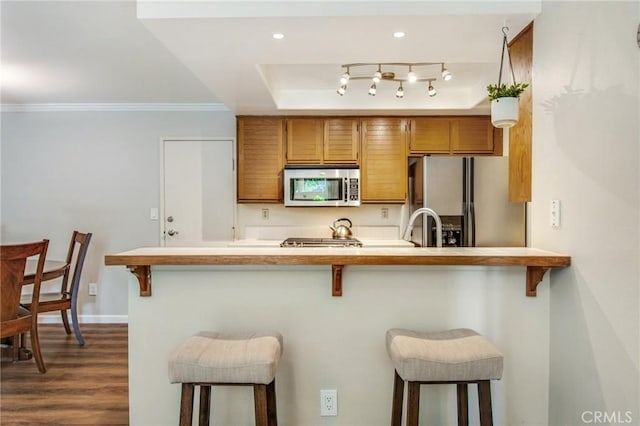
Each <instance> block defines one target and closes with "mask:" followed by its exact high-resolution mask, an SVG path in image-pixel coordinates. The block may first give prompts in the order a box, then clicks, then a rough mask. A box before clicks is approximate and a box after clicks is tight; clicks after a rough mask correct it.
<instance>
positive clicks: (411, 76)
mask: <svg viewBox="0 0 640 426" xmlns="http://www.w3.org/2000/svg"><path fill="white" fill-rule="evenodd" d="M417 79H418V76H417V75H416V73H415V72H413V70H412V69H411V67H409V72H408V73H407V81H408V82H409V83H415V82H416V80H417Z"/></svg>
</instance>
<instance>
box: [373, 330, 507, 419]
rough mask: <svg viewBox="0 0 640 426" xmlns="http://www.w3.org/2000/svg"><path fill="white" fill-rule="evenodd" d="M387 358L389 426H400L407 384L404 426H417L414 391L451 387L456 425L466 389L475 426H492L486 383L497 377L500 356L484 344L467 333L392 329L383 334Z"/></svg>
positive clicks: (465, 409) (463, 414)
mask: <svg viewBox="0 0 640 426" xmlns="http://www.w3.org/2000/svg"><path fill="white" fill-rule="evenodd" d="M386 343H387V352H388V353H389V357H390V358H391V361H392V362H393V365H394V368H395V378H394V383H393V406H392V412H391V426H400V425H401V423H402V401H403V393H404V382H405V381H407V382H408V388H409V394H408V397H407V426H417V425H418V416H419V405H420V385H422V384H443V383H444V384H456V385H457V397H458V425H459V426H466V425H467V424H468V422H469V416H468V394H467V385H468V384H469V383H475V384H477V385H478V400H479V408H480V424H481V425H482V426H490V425H492V424H493V416H492V413H491V386H490V380H499V379H500V378H501V377H502V364H503V356H502V354H501V353H500V352H499V351H498V349H497V348H496V347H495V346H494V345H493V343H491V342H490V341H489V340H488V339H487V338H485V337H483V336H481V335H480V334H478V333H476V332H475V331H473V330H470V329H467V328H461V329H455V330H448V331H441V332H433V333H420V332H416V331H412V330H406V329H399V328H394V329H391V330H388V331H387V335H386Z"/></svg>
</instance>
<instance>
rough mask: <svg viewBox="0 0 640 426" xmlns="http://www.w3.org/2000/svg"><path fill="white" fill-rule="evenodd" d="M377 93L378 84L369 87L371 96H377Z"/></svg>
mask: <svg viewBox="0 0 640 426" xmlns="http://www.w3.org/2000/svg"><path fill="white" fill-rule="evenodd" d="M377 91H378V88H377V87H376V84H375V83H373V84H372V85H371V87H369V96H375V95H376V92H377Z"/></svg>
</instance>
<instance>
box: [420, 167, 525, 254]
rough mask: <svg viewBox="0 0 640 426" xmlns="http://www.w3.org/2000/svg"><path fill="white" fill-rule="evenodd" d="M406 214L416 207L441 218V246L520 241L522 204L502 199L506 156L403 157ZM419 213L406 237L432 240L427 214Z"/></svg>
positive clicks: (500, 244)
mask: <svg viewBox="0 0 640 426" xmlns="http://www.w3.org/2000/svg"><path fill="white" fill-rule="evenodd" d="M409 194H410V196H409V214H411V213H412V212H413V211H415V210H416V209H418V208H420V207H429V208H431V209H433V210H434V211H435V212H436V213H437V214H438V215H439V216H440V217H441V219H442V223H443V246H444V247H446V246H456V247H461V246H462V247H524V246H525V245H526V205H525V203H519V202H518V203H512V202H509V201H508V158H507V157H433V156H424V157H419V158H411V159H410V160H409ZM425 217H426V216H425V215H421V217H419V218H418V219H417V221H416V223H415V226H414V230H413V234H412V241H413V242H414V243H416V244H418V245H421V246H424V245H425V244H424V241H427V244H426V245H428V246H435V232H432V229H433V228H434V225H433V220H432V219H431V218H430V217H429V218H428V219H427V226H423V220H424V218H425Z"/></svg>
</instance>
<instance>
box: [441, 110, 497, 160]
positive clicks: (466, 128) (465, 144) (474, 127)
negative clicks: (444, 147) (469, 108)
mask: <svg viewBox="0 0 640 426" xmlns="http://www.w3.org/2000/svg"><path fill="white" fill-rule="evenodd" d="M451 152H452V153H454V154H461V153H462V154H467V153H469V154H478V153H481V154H491V153H492V152H493V125H492V124H491V119H490V118H489V117H460V118H456V119H452V120H451Z"/></svg>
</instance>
